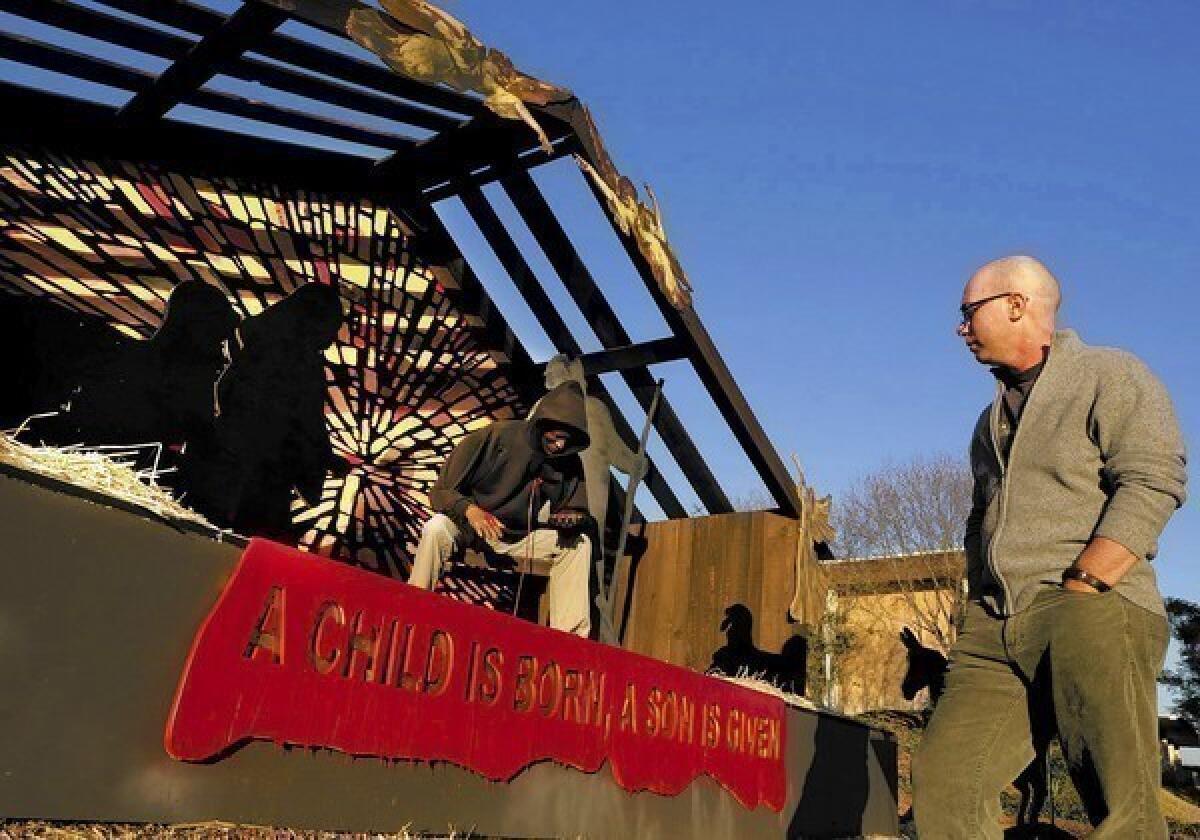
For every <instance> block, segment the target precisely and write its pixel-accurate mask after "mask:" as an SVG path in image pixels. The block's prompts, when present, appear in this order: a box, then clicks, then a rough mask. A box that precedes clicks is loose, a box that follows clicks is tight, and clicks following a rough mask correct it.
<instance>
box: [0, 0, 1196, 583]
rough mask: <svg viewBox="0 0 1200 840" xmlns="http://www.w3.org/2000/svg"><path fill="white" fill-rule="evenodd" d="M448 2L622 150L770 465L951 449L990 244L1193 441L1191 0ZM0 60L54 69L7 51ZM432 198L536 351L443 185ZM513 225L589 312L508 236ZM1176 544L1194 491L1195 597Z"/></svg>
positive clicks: (820, 467) (588, 252) (579, 234)
mask: <svg viewBox="0 0 1200 840" xmlns="http://www.w3.org/2000/svg"><path fill="white" fill-rule="evenodd" d="M204 2H206V3H207V4H208V5H212V6H215V7H218V8H223V9H229V8H232V7H233V6H234V5H235V4H234V3H233V2H231V0H204ZM445 6H446V8H447V9H448V10H450V11H451V12H452V13H454V14H456V15H458V16H459V17H461V18H462V19H463V20H464V21H465V22H466V23H467V24H468V25H469V26H470V27H471V28H472V29H473V30H474V31H475V32H476V34H477V35H478V36H479V37H480V38H481V39H483V40H484V41H485V42H487V43H489V44H491V45H494V46H497V47H500V48H502V49H504V50H505V51H506V52H508V53H509V55H510V56H511V57H512V58H513V59H514V61H515V62H516V63H517V65H518V66H520V67H522V68H524V69H526V70H528V71H529V72H531V73H533V74H535V75H538V76H541V77H543V78H545V79H547V80H550V81H554V82H557V83H559V84H562V85H564V86H567V87H570V88H572V89H573V90H575V92H576V93H577V94H578V95H579V96H580V97H581V98H582V99H583V100H584V101H585V102H587V103H588V104H589V105H590V106H591V108H592V109H593V111H594V112H595V114H596V117H597V120H598V122H599V124H600V127H601V130H602V131H603V133H604V136H605V138H606V140H607V142H608V145H609V147H610V149H611V151H612V153H613V156H614V158H615V159H616V161H617V163H618V165H619V166H620V167H621V168H622V169H623V170H624V171H626V172H627V174H629V175H630V176H631V177H633V178H634V179H635V180H637V181H643V180H648V181H650V182H651V183H652V185H653V186H654V188H655V190H656V192H657V194H658V196H659V197H660V199H661V200H662V203H663V207H664V211H665V216H666V221H667V227H668V230H669V232H670V234H671V237H672V241H673V242H674V244H675V246H676V249H677V251H678V252H679V254H680V256H681V259H682V261H683V263H684V265H685V267H686V268H687V270H688V272H689V274H690V276H691V279H692V282H693V284H694V285H695V287H696V308H697V311H698V312H699V313H700V315H701V317H702V318H703V320H704V322H705V324H706V325H707V327H708V329H709V331H710V332H711V333H712V335H713V338H714V339H715V341H716V344H717V346H718V347H719V348H720V350H721V352H722V353H723V355H724V357H725V359H726V361H727V363H728V365H729V367H730V368H731V370H732V371H733V373H734V374H735V376H736V377H737V378H738V380H739V382H740V383H741V385H742V388H743V390H744V391H745V393H746V396H747V398H748V399H749V401H750V403H751V405H752V406H753V407H754V409H755V410H756V412H757V413H758V416H759V418H760V420H761V421H762V424H763V426H764V427H765V429H766V431H767V432H768V434H769V435H770V436H771V438H772V439H773V440H774V441H775V444H776V446H777V448H778V449H779V451H780V452H781V453H782V454H783V455H784V457H785V459H788V457H789V456H790V454H791V453H795V454H796V455H797V456H798V457H799V458H800V460H801V462H802V463H803V465H804V467H805V469H806V471H807V474H808V478H809V480H810V482H811V483H813V484H814V485H815V486H816V487H817V488H818V489H819V490H820V491H821V492H831V493H833V494H834V497H835V502H836V498H837V494H838V493H839V492H841V491H843V490H844V489H845V488H846V487H847V486H848V485H849V484H850V483H851V482H853V481H854V480H855V479H857V478H859V477H860V476H862V475H863V474H865V473H867V472H869V471H871V470H874V469H877V468H879V467H881V466H883V465H885V464H887V463H900V462H903V461H905V460H907V459H909V458H912V457H914V456H920V455H925V454H930V453H935V452H951V453H958V452H962V451H963V450H964V449H965V444H966V438H967V434H968V431H969V428H970V425H971V423H972V421H973V418H974V416H975V415H976V413H977V412H978V410H979V408H980V406H981V405H982V404H983V403H984V402H985V401H986V400H987V399H988V398H989V395H990V392H991V380H990V376H989V375H988V374H987V372H986V371H985V370H984V369H982V368H980V367H978V366H977V365H976V364H975V363H974V362H973V361H972V360H971V358H970V356H969V355H968V354H967V353H966V351H965V350H964V349H963V348H962V346H961V343H960V342H959V340H958V339H957V338H956V337H955V336H954V334H953V327H954V322H955V316H956V308H957V303H958V299H959V294H960V292H961V286H962V283H963V282H964V281H965V279H966V278H967V276H968V275H969V274H970V273H971V271H972V270H973V269H974V268H975V267H977V266H978V265H979V264H981V263H983V262H985V261H987V260H989V259H992V258H995V257H997V256H1001V255H1004V254H1007V253H1014V252H1024V253H1032V254H1034V255H1037V256H1039V257H1041V258H1042V259H1043V260H1045V261H1046V262H1047V263H1048V264H1049V265H1050V267H1051V268H1052V269H1053V270H1054V271H1055V272H1056V273H1057V274H1058V275H1059V277H1060V279H1061V280H1062V283H1063V287H1064V292H1065V298H1066V300H1065V305H1064V313H1063V315H1064V321H1065V324H1066V325H1067V326H1071V327H1073V328H1076V329H1077V330H1079V332H1080V333H1081V334H1082V336H1083V337H1084V338H1085V340H1087V341H1090V342H1093V343H1100V344H1112V345H1117V346H1121V347H1124V348H1127V349H1129V350H1132V351H1133V352H1135V353H1137V354H1138V355H1139V356H1141V357H1142V358H1143V359H1144V360H1145V361H1146V362H1147V363H1148V364H1149V365H1150V366H1151V367H1152V368H1153V369H1154V370H1155V371H1156V372H1157V373H1158V374H1159V376H1160V377H1161V378H1162V379H1163V380H1164V381H1165V382H1166V384H1167V386H1168V388H1169V389H1170V391H1171V392H1172V394H1173V396H1174V399H1175V402H1176V407H1177V410H1178V413H1179V415H1180V418H1181V421H1182V424H1183V427H1184V433H1185V436H1186V437H1187V439H1188V441H1189V443H1190V444H1191V445H1192V446H1193V447H1194V446H1195V445H1196V441H1197V440H1200V387H1198V386H1200V364H1198V360H1197V356H1198V355H1200V353H1198V351H1200V327H1197V325H1196V323H1195V312H1196V310H1197V305H1198V304H1200V290H1198V284H1197V280H1198V279H1200V278H1198V277H1197V273H1198V268H1200V236H1197V234H1198V233H1200V230H1198V228H1200V223H1198V222H1197V219H1198V212H1197V208H1200V89H1198V88H1197V86H1196V84H1195V81H1196V79H1197V77H1198V75H1200V53H1198V52H1197V50H1195V48H1194V38H1193V34H1194V32H1195V31H1196V30H1197V27H1198V26H1200V7H1196V6H1195V4H1191V3H1184V2H1143V3H1137V4H1134V3H1128V2H1127V3H1112V2H1088V3H1083V2H1060V3H1056V4H1053V5H1052V6H1051V5H1049V4H1035V3H1033V2H1017V0H1012V2H1001V0H993V1H992V2H955V3H950V2H909V3H895V2H874V3H865V2H852V1H848V2H842V3H838V4H798V3H792V2H769V3H759V4H755V5H754V6H753V7H749V6H747V7H742V6H733V5H730V6H719V5H717V4H715V3H710V2H702V3H695V2H691V3H683V2H676V0H669V1H668V0H660V2H655V3H640V2H639V3H635V2H631V1H630V0H610V2H607V3H597V2H595V0H592V2H588V3H584V2H580V0H554V2H549V0H526V2H523V3H521V4H519V5H513V4H499V3H494V2H486V3H485V2H481V1H480V0H470V1H469V2H468V1H467V0H458V2H447V3H446V4H445ZM2 22H3V23H5V24H6V26H7V25H12V23H13V19H12V18H10V17H8V16H7V15H4V16H2ZM17 28H18V29H23V28H24V27H17ZM31 31H32V32H33V33H34V34H35V35H36V34H37V27H33V29H32V30H31ZM67 40H68V41H73V42H74V43H76V44H77V45H78V47H79V48H83V49H90V48H91V47H93V46H94V45H90V46H89V44H88V43H87V42H85V41H83V40H81V39H67ZM141 63H142V64H143V66H146V67H148V68H149V69H153V70H156V71H157V70H158V69H160V68H161V62H155V61H149V62H146V61H144V60H141ZM0 75H2V76H4V77H6V78H17V79H20V80H22V81H24V82H25V83H27V84H35V85H37V84H46V85H53V86H59V85H58V84H57V83H56V82H55V81H54V80H53V79H52V78H51V77H49V76H48V75H47V74H41V73H31V72H29V71H27V70H23V69H21V68H18V67H16V66H15V65H12V64H9V63H7V62H3V61H0ZM59 81H61V80H59ZM214 86H218V87H225V88H226V89H229V90H238V91H239V92H246V91H245V90H244V89H239V87H238V84H237V83H233V82H229V81H228V80H217V81H216V82H214ZM85 92H86V94H87V95H89V96H94V97H95V98H97V99H100V100H102V101H121V100H123V98H124V97H117V98H114V97H113V96H112V95H111V92H106V91H104V90H102V89H99V88H88V89H86V91H85ZM250 92H251V93H252V94H253V93H255V91H253V90H252V91H250ZM172 116H173V117H185V118H186V117H187V114H186V112H184V111H182V110H177V111H176V112H173V113H172ZM536 177H537V179H538V180H539V182H540V183H541V185H542V187H543V188H544V190H545V191H546V193H547V195H548V197H549V199H550V201H551V203H552V204H553V205H554V206H555V208H556V209H557V210H558V211H559V215H560V217H561V218H562V220H563V222H564V224H565V226H566V227H567V229H568V231H569V232H570V233H571V235H572V237H573V238H574V239H575V241H576V242H577V244H579V246H580V249H581V251H582V253H583V255H584V258H585V260H586V261H587V263H588V265H589V266H590V267H591V269H592V271H593V273H595V274H596V276H597V279H598V281H599V283H600V285H601V286H602V288H604V290H605V291H606V293H607V294H608V296H609V298H610V300H612V301H613V303H614V305H615V307H616V308H617V310H618V312H619V314H620V315H621V317H622V319H623V320H624V321H625V322H626V325H627V326H628V327H629V330H630V332H631V333H632V334H633V337H634V339H635V340H640V339H648V338H654V337H657V336H659V335H662V334H663V330H664V327H663V324H662V321H661V318H660V317H659V316H658V315H657V313H656V312H655V311H654V309H653V305H652V303H651V301H650V298H649V296H648V295H647V294H646V292H645V289H644V287H643V286H642V285H641V281H640V280H639V279H638V278H637V277H636V276H635V275H634V273H633V271H632V269H631V268H630V265H629V262H628V260H627V258H626V257H625V255H624V254H623V252H621V251H620V249H619V246H618V245H617V244H616V241H615V239H614V238H613V236H612V234H611V231H610V230H609V229H608V227H607V224H606V222H605V221H604V220H603V218H602V217H601V216H600V214H599V212H598V210H597V208H596V205H595V202H594V201H593V200H592V199H591V197H590V195H589V194H587V193H585V191H584V190H583V188H582V182H581V180H580V176H579V174H578V172H577V171H576V170H575V169H574V168H573V166H572V165H571V164H570V163H569V162H567V161H563V162H560V163H558V164H555V165H553V166H550V167H545V168H543V169H542V170H540V171H539V172H538V173H537V175H536ZM489 195H490V196H491V197H493V198H494V199H495V200H496V203H497V206H498V209H499V210H500V212H501V215H502V216H504V217H505V218H506V219H511V218H512V213H511V212H510V209H509V208H508V207H507V205H506V203H505V201H504V199H503V197H502V196H501V195H500V194H499V193H498V191H497V190H495V189H491V190H489ZM439 211H440V212H441V213H442V214H443V217H444V218H445V219H446V220H447V223H448V224H449V225H450V227H451V229H452V230H453V231H454V232H455V233H456V234H458V235H460V236H461V237H462V241H463V246H464V250H465V251H466V252H467V255H468V257H469V258H470V260H471V262H472V263H473V265H474V267H475V268H476V269H477V270H478V271H479V273H480V274H481V275H482V277H483V280H484V282H485V284H486V285H487V286H488V288H489V290H491V291H492V292H493V294H494V296H495V297H496V299H497V301H498V302H499V303H500V305H501V308H502V310H503V311H504V312H505V314H506V315H507V316H508V318H509V320H510V321H511V322H512V324H513V326H514V328H515V329H517V331H518V333H519V334H520V335H521V337H522V339H523V340H524V341H525V342H526V343H527V345H528V346H529V348H530V350H531V352H532V353H533V354H534V355H535V357H537V358H539V359H542V358H545V357H547V356H548V355H549V353H550V345H549V342H548V341H547V340H546V339H545V336H543V335H541V333H540V331H539V330H538V329H537V327H536V325H535V324H534V322H533V320H532V318H531V317H530V316H529V315H528V313H527V312H523V311H522V307H521V305H520V304H519V303H518V302H516V300H515V295H514V294H513V293H512V290H511V287H509V286H508V284H507V281H506V278H505V277H504V276H503V273H502V272H500V271H499V269H498V266H496V264H495V262H494V260H492V259H491V258H490V256H489V254H488V253H487V252H486V249H483V248H479V247H478V242H477V239H478V237H477V235H474V234H473V231H472V230H471V226H470V225H469V224H467V223H466V221H465V217H464V215H463V213H462V211H461V208H460V207H458V206H456V204H455V202H453V201H451V202H445V203H444V204H443V205H441V206H439ZM513 232H514V235H515V236H516V238H517V239H518V241H519V242H520V243H521V244H522V245H523V246H525V251H526V254H527V256H529V257H530V259H531V261H532V262H533V264H534V268H535V270H537V271H538V273H539V275H540V276H541V277H542V278H543V280H545V281H546V283H547V286H548V288H549V290H550V293H551V295H552V297H554V298H555V299H556V300H557V301H560V302H562V304H563V306H562V307H561V308H562V310H563V311H564V312H565V313H568V320H569V321H571V322H572V323H573V324H574V325H576V326H577V327H578V328H579V329H578V330H577V334H580V335H581V336H582V335H585V334H587V333H588V328H587V325H586V324H585V323H583V322H582V320H581V319H580V318H579V317H578V316H576V315H574V314H573V307H572V306H571V305H570V303H569V301H568V300H567V298H566V296H565V294H564V293H563V292H562V290H561V288H560V287H558V286H557V284H556V281H554V279H553V274H552V272H551V271H550V270H549V269H548V267H547V265H546V263H545V260H544V259H542V258H541V257H540V255H539V254H538V253H537V252H536V247H535V246H532V245H531V244H530V240H529V237H528V234H527V232H525V231H523V230H522V229H520V226H519V225H514V226H513ZM473 236H474V239H473V238H472V237H473ZM584 344H585V349H595V348H597V347H598V346H599V345H598V344H597V343H596V342H595V341H594V340H592V339H590V337H589V340H585V341H584ZM662 374H663V375H664V376H665V377H666V379H667V393H668V395H669V397H670V398H671V400H672V402H673V403H675V406H676V408H677V410H678V411H679V413H680V414H681V416H683V417H684V418H685V420H687V421H688V423H689V426H690V430H691V432H692V435H693V437H694V438H695V439H696V440H697V443H698V444H699V445H700V447H701V449H702V450H703V452H704V454H705V456H706V457H707V458H708V460H709V462H710V463H711V464H712V466H713V468H714V471H715V472H716V473H717V475H718V476H719V477H720V478H721V480H722V482H723V483H724V484H725V486H726V489H727V490H728V492H729V494H730V495H731V496H735V497H747V496H753V495H755V494H756V493H761V485H760V484H759V482H758V480H757V477H756V476H755V474H754V471H753V470H752V469H751V467H750V465H749V462H748V461H747V460H746V459H745V457H744V456H743V455H742V453H741V452H740V449H739V447H738V446H737V445H736V443H735V442H734V441H733V440H732V437H731V436H730V435H729V433H728V431H727V430H726V429H725V428H724V424H723V422H722V421H721V419H720V417H719V415H717V413H716V411H715V409H714V408H713V407H712V405H711V403H710V402H709V401H708V400H707V398H706V396H705V395H704V393H703V391H702V389H701V388H700V386H699V384H698V382H697V381H696V380H695V377H694V375H693V374H692V373H691V372H690V371H689V370H688V369H687V367H686V366H685V365H683V364H672V365H667V366H664V367H663V368H662ZM614 392H615V393H616V394H617V397H618V400H619V401H622V402H625V403H628V399H627V398H626V397H625V396H623V393H622V388H621V387H620V385H619V384H617V383H614ZM630 413H631V415H634V417H635V421H636V412H630ZM652 448H653V451H655V452H659V453H661V446H659V445H658V444H657V443H655V444H654V445H653V447H652ZM662 460H663V463H664V466H665V468H666V470H667V472H668V474H675V473H676V471H675V470H674V469H673V467H672V466H671V465H670V464H669V463H667V461H668V460H669V459H662ZM685 501H689V500H688V499H685ZM1197 553H1200V514H1197V508H1196V505H1195V503H1189V504H1188V505H1187V506H1186V507H1185V508H1184V510H1182V511H1180V512H1179V513H1178V514H1177V515H1176V517H1175V518H1174V520H1173V521H1172V523H1171V525H1170V526H1169V527H1168V530H1167V533H1166V534H1165V535H1164V538H1163V541H1162V550H1161V557H1160V560H1159V562H1158V569H1159V571H1160V574H1161V579H1162V584H1163V588H1164V590H1165V591H1166V592H1168V593H1170V594H1176V595H1180V596H1183V597H1187V598H1191V599H1193V600H1200V575H1197V574H1196V573H1195V572H1194V570H1193V569H1194V566H1193V564H1194V562H1195V559H1194V558H1195V555H1196V554H1197Z"/></svg>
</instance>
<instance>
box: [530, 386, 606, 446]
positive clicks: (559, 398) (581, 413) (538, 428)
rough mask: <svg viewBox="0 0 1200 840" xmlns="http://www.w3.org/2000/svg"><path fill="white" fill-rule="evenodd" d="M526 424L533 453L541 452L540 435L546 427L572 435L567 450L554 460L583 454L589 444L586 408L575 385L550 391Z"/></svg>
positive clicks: (580, 390)
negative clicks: (578, 453)
mask: <svg viewBox="0 0 1200 840" xmlns="http://www.w3.org/2000/svg"><path fill="white" fill-rule="evenodd" d="M525 422H526V423H528V424H529V441H530V444H531V445H532V446H533V449H534V451H535V452H540V451H541V450H542V444H541V434H542V432H543V431H544V430H545V429H547V428H559V429H566V430H567V431H569V432H570V433H571V440H570V441H569V442H568V443H567V446H566V449H564V450H563V451H562V452H560V453H559V454H558V455H556V456H554V457H556V458H561V457H562V456H563V455H573V454H575V453H577V452H582V451H583V450H584V449H587V448H588V444H590V443H591V439H590V438H589V437H588V433H587V406H586V404H585V403H584V401H583V389H582V388H580V387H579V383H578V382H564V383H562V384H561V385H559V386H558V387H557V388H552V389H551V390H550V391H549V393H547V394H546V396H544V397H542V399H541V400H540V401H539V402H538V404H537V408H535V409H534V411H533V414H531V415H529V419H528V420H526V421H525Z"/></svg>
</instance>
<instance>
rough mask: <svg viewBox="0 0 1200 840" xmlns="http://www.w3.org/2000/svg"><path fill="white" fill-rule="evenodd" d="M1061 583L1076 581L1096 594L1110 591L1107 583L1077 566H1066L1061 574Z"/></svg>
mask: <svg viewBox="0 0 1200 840" xmlns="http://www.w3.org/2000/svg"><path fill="white" fill-rule="evenodd" d="M1062 579H1063V583H1066V582H1067V581H1068V580H1077V581H1079V582H1080V583H1086V584H1087V585H1088V586H1090V587H1092V589H1095V590H1096V591H1097V592H1107V591H1109V590H1110V589H1112V587H1111V586H1109V585H1108V584H1107V583H1105V582H1104V581H1102V580H1101V579H1100V578H1098V577H1096V576H1095V575H1094V574H1092V573H1091V572H1086V571H1084V570H1083V569H1081V568H1079V567H1078V566H1067V568H1065V569H1063V573H1062Z"/></svg>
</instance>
